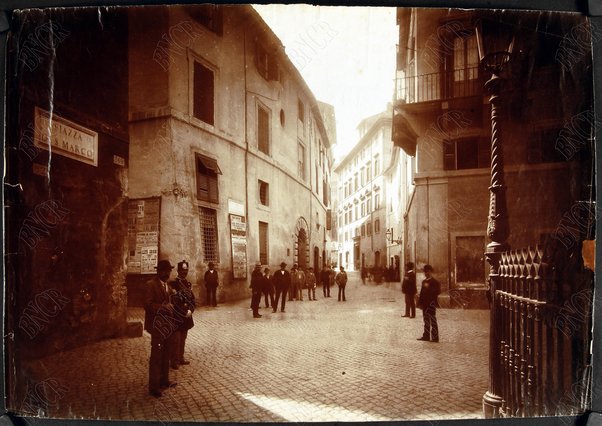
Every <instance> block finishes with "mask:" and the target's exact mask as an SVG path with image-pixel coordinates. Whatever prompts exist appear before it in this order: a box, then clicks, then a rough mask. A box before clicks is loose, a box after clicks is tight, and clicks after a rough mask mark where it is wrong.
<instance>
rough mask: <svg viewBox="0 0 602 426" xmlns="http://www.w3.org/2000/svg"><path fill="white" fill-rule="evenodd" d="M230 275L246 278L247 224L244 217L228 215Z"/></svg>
mask: <svg viewBox="0 0 602 426" xmlns="http://www.w3.org/2000/svg"><path fill="white" fill-rule="evenodd" d="M230 238H231V242H232V273H233V276H234V278H235V279H236V278H247V223H246V219H245V217H244V216H239V215H236V214H231V215H230Z"/></svg>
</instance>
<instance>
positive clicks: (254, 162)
mask: <svg viewBox="0 0 602 426" xmlns="http://www.w3.org/2000/svg"><path fill="white" fill-rule="evenodd" d="M151 24H152V25H151ZM129 25H130V27H129V64H130V68H129V91H130V109H129V119H130V121H129V132H130V138H131V151H130V171H129V182H130V191H129V196H130V200H139V201H140V202H152V200H160V217H159V218H158V219H157V220H158V223H157V224H156V232H157V234H156V235H157V236H156V240H155V249H156V250H157V255H156V257H158V258H169V259H170V260H171V261H172V263H174V262H177V261H180V260H182V259H186V260H188V261H190V263H191V273H190V275H189V277H190V279H191V282H193V284H194V285H195V288H198V290H199V294H200V295H201V298H202V299H203V298H204V291H203V290H204V286H203V284H202V276H203V273H204V271H205V270H206V269H207V265H208V263H209V262H213V263H214V264H216V266H217V269H218V273H219V275H220V280H221V282H222V284H221V285H220V286H219V287H218V301H223V300H229V299H234V298H240V297H243V296H246V295H247V294H248V279H249V277H250V269H252V268H251V267H252V265H254V263H255V262H258V261H259V262H261V263H262V264H263V265H266V266H269V267H271V269H272V270H274V269H275V268H278V265H279V264H280V262H282V261H284V262H286V263H287V264H288V265H289V267H290V266H292V264H293V263H297V264H299V265H300V266H301V267H304V268H307V267H310V266H311V267H314V268H321V266H322V263H323V262H325V260H326V259H328V258H329V256H330V253H327V243H328V242H329V241H330V235H329V230H330V223H329V213H328V211H329V208H330V168H331V164H332V159H331V153H330V148H331V142H332V141H330V140H329V135H328V132H327V130H326V128H325V125H324V121H323V119H322V115H321V113H320V106H319V104H318V103H317V101H316V99H315V98H314V96H313V94H312V93H311V91H310V90H309V88H308V87H307V85H306V84H305V82H304V81H303V79H302V78H301V76H300V74H299V73H298V71H297V70H296V69H295V68H294V66H293V65H292V64H291V62H290V60H289V59H288V57H287V56H286V54H285V53H284V48H283V46H282V45H281V43H280V41H279V40H278V38H277V37H276V36H275V35H274V34H273V33H272V31H271V30H270V29H269V28H268V27H267V25H266V24H265V23H264V22H263V20H262V19H261V18H260V17H259V15H258V14H257V12H256V11H255V10H254V9H253V8H252V7H250V6H211V5H202V6H190V7H185V8H166V7H149V8H137V9H132V10H131V11H130V14H129ZM149 87H152V88H153V89H152V93H150V94H149V90H148V88H149ZM134 232H138V234H140V232H139V230H132V233H131V234H134ZM151 237H153V235H151ZM138 238H140V237H138ZM151 245H152V244H151ZM328 247H330V245H328ZM143 251H144V247H143V246H142V245H141V244H139V243H138V244H137V243H136V239H135V236H133V235H131V238H130V258H129V261H130V265H132V266H133V267H134V268H138V267H140V268H141V269H140V272H142V273H138V274H136V273H132V271H131V270H130V273H129V275H128V282H129V286H130V288H131V289H132V290H133V291H136V288H137V287H139V285H140V282H141V281H142V280H144V273H143V272H144V258H145V253H143ZM147 263H148V262H147ZM152 263H153V262H150V263H149V264H152Z"/></svg>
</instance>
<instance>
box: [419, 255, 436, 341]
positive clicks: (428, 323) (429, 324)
mask: <svg viewBox="0 0 602 426" xmlns="http://www.w3.org/2000/svg"><path fill="white" fill-rule="evenodd" d="M424 275H425V277H426V278H425V279H424V280H423V281H422V287H421V288H420V296H418V307H419V308H420V309H422V316H423V319H424V332H423V333H422V337H419V338H418V339H417V340H424V341H427V342H428V341H429V340H430V341H431V342H438V341H439V326H438V324H437V308H438V307H439V304H438V302H437V298H438V297H439V293H441V284H439V281H437V280H436V279H435V278H434V277H433V267H432V266H431V265H424Z"/></svg>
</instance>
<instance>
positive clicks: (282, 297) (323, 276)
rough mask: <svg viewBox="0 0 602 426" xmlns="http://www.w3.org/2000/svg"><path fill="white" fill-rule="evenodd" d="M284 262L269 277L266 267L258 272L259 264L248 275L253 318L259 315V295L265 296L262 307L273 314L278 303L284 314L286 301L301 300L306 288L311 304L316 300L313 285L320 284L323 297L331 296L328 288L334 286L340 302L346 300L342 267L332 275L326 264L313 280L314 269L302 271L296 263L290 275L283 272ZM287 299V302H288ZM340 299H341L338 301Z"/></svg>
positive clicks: (259, 316) (345, 275)
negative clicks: (337, 289) (249, 277)
mask: <svg viewBox="0 0 602 426" xmlns="http://www.w3.org/2000/svg"><path fill="white" fill-rule="evenodd" d="M286 266H287V265H286V263H285V262H282V263H281V264H280V269H279V270H278V271H276V272H274V274H273V275H270V270H269V268H265V269H264V270H263V271H262V270H261V263H260V262H257V263H256V264H255V269H254V270H253V272H252V273H251V285H250V287H251V290H252V296H251V309H252V310H253V318H261V315H260V314H259V304H260V302H261V297H262V295H263V296H264V297H265V306H266V307H269V306H271V307H272V312H276V311H277V310H278V303H279V302H280V303H281V306H280V312H284V309H285V307H286V302H287V300H288V301H293V300H303V290H304V289H307V299H308V300H311V301H314V300H317V299H316V285H317V283H318V279H319V282H320V283H321V284H322V292H323V294H324V297H330V286H331V285H332V284H333V283H335V282H336V283H337V285H338V287H339V301H341V300H343V301H345V300H346V299H345V286H346V284H347V273H346V272H345V269H344V268H343V267H342V266H341V267H340V271H339V272H338V273H335V272H334V271H333V270H332V269H331V268H330V267H329V266H328V265H326V266H324V268H323V269H322V271H320V274H319V277H316V274H315V273H314V270H313V268H308V270H307V271H306V272H304V271H303V270H302V269H301V268H299V266H298V265H297V264H294V265H293V267H292V268H291V270H290V272H289V271H287V270H286ZM287 296H288V299H287ZM341 297H342V299H341Z"/></svg>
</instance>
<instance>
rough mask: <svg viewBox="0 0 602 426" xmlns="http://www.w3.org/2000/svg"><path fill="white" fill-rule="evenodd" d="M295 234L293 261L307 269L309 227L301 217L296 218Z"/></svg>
mask: <svg viewBox="0 0 602 426" xmlns="http://www.w3.org/2000/svg"><path fill="white" fill-rule="evenodd" d="M295 236H296V239H295V253H294V263H296V264H297V265H298V266H299V267H300V268H304V269H307V267H308V266H309V228H308V226H307V221H306V220H305V219H304V218H303V217H300V218H299V219H297V224H296V225H295Z"/></svg>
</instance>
